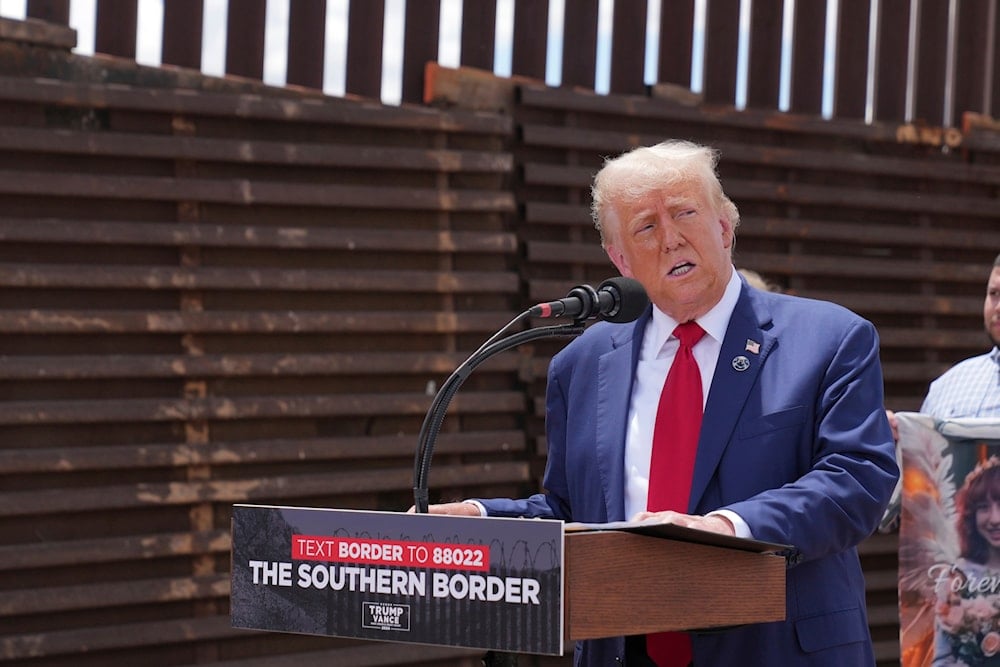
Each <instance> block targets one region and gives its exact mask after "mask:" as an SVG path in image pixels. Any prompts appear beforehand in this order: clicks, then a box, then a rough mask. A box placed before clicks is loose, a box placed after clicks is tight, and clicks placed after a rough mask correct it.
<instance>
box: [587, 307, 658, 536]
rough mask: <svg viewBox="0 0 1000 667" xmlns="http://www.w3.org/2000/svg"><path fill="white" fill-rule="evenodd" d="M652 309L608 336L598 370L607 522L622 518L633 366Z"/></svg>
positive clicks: (599, 433) (599, 454) (600, 459)
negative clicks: (610, 347) (605, 349)
mask: <svg viewBox="0 0 1000 667" xmlns="http://www.w3.org/2000/svg"><path fill="white" fill-rule="evenodd" d="M651 313H652V310H651V309H647V311H646V314H645V315H644V316H643V317H640V318H639V320H638V321H637V322H636V323H635V324H634V325H633V326H632V327H620V328H619V329H618V330H617V331H615V332H614V333H613V334H612V336H611V344H612V348H613V349H612V350H611V351H610V352H608V353H606V354H604V355H602V356H601V358H600V360H599V362H598V370H597V414H596V415H595V417H596V424H597V443H596V447H597V466H598V469H599V471H600V477H601V491H602V493H603V495H604V504H605V508H606V510H607V516H608V521H622V520H624V519H625V433H626V422H627V419H628V409H629V402H630V400H631V397H632V382H633V380H634V379H635V365H636V363H637V360H638V357H639V349H640V347H641V345H642V337H643V334H644V333H645V331H646V323H647V322H648V321H649V317H650V314H651Z"/></svg>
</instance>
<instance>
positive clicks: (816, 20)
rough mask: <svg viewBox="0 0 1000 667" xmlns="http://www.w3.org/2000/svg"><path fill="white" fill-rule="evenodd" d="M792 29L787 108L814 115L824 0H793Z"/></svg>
mask: <svg viewBox="0 0 1000 667" xmlns="http://www.w3.org/2000/svg"><path fill="white" fill-rule="evenodd" d="M792 30H793V37H792V83H791V89H790V91H789V92H790V95H789V98H788V100H789V101H788V110H789V111H792V112H794V113H804V114H817V115H818V114H819V113H820V112H822V111H823V59H824V55H825V54H824V45H825V44H826V0H811V1H810V2H797V3H795V19H794V21H793V28H792Z"/></svg>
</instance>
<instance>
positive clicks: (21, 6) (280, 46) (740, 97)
mask: <svg viewBox="0 0 1000 667" xmlns="http://www.w3.org/2000/svg"><path fill="white" fill-rule="evenodd" d="M237 1H238V0H204V18H203V34H202V67H201V69H202V71H203V72H204V73H205V74H208V75H211V76H222V75H223V74H224V72H225V57H226V34H225V33H226V13H227V9H228V5H229V4H230V2H237ZM348 1H349V0H327V9H326V13H327V18H326V42H325V44H326V47H325V51H326V54H325V60H324V64H323V72H324V79H323V90H324V92H326V93H327V94H329V95H336V96H339V95H343V94H344V76H345V75H344V69H345V66H346V61H347V9H348ZM566 1H567V0H550V2H549V31H548V40H549V48H548V51H549V56H548V60H547V62H546V71H545V81H546V83H548V84H549V85H553V86H556V85H559V83H560V70H561V65H562V63H561V56H562V31H561V26H562V23H563V12H564V9H565V4H564V3H565V2H566ZM26 2H27V0H0V16H4V17H8V18H24V16H25V14H26ZM163 2H164V0H138V26H139V29H138V31H137V34H136V61H137V62H139V63H140V64H144V65H152V66H156V65H159V64H160V53H161V49H162V29H163ZM514 2H515V0H497V20H496V36H497V39H496V44H495V51H494V62H495V66H494V72H496V73H497V74H499V75H501V76H509V75H510V73H511V44H512V37H513V35H512V33H513V9H514ZM707 2H708V0H695V36H694V54H693V58H692V60H693V67H692V72H691V83H692V85H691V88H692V90H694V91H695V92H700V91H701V90H702V85H703V78H702V64H703V60H704V28H705V14H706V3H707ZM795 2H796V0H788V1H787V2H786V3H785V16H784V31H783V37H782V43H783V47H782V54H783V56H782V63H781V88H780V97H779V108H780V109H782V110H787V109H788V107H789V81H790V79H791V66H790V59H789V54H790V52H791V45H792V39H793V35H792V31H791V19H792V15H793V12H794V7H795ZM839 2H840V0H831V1H830V2H829V3H828V4H827V34H826V54H825V55H826V63H827V65H826V67H825V68H824V76H823V91H824V93H823V115H824V116H826V117H830V115H831V114H832V108H833V81H834V68H833V63H834V62H835V60H834V57H835V50H834V37H835V34H836V33H835V28H836V24H837V12H838V8H839ZM875 2H878V0H875ZM405 3H406V0H385V29H384V40H383V45H384V46H383V56H382V57H383V73H384V74H383V81H382V101H383V102H385V103H386V104H398V103H399V100H400V98H401V96H402V59H403V49H402V47H403V16H404V13H405V8H406V4H405ZM751 4H752V0H742V1H741V2H740V31H739V33H740V38H739V40H740V41H739V47H738V71H737V81H736V87H737V89H736V91H735V92H736V106H737V107H738V108H743V106H744V105H745V103H746V94H747V86H746V82H747V70H748V65H749V63H748V59H749V29H750V8H751ZM648 7H649V10H648V16H647V25H648V29H647V38H646V49H645V72H644V78H645V81H646V82H647V83H652V82H655V81H656V76H657V72H656V60H657V59H656V45H657V44H658V42H659V25H660V9H661V8H660V0H650V2H649V4H648ZM598 12H599V14H598V44H597V67H596V72H595V81H594V84H595V86H594V87H595V90H596V91H597V92H598V93H607V92H608V89H609V85H610V72H611V34H612V19H613V13H614V0H599V1H598ZM96 14H97V4H96V0H70V19H69V23H70V27H72V28H74V29H75V30H76V31H77V47H76V49H75V51H76V52H77V53H80V54H83V55H91V54H93V52H94V33H95V24H96ZM461 14H462V0H441V22H440V40H439V50H438V61H439V62H440V63H441V64H442V65H444V66H445V67H457V66H458V64H459V62H460V58H461V53H460V50H461V34H460V28H461ZM288 15H289V0H267V10H266V27H265V33H264V49H265V52H264V75H263V79H264V82H265V83H267V84H270V85H275V86H281V85H284V84H285V76H286V68H287V62H288V56H287V46H288Z"/></svg>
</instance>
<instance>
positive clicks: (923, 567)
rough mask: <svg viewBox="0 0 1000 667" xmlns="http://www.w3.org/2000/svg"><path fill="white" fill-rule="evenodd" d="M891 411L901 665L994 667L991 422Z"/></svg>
mask: <svg viewBox="0 0 1000 667" xmlns="http://www.w3.org/2000/svg"><path fill="white" fill-rule="evenodd" d="M897 419H898V422H899V454H900V460H901V466H902V475H901V484H900V494H899V498H898V501H899V503H900V524H899V613H900V642H901V646H900V649H901V664H902V667H983V666H996V667H1000V421H998V420H995V419H961V420H953V421H945V422H935V420H934V419H932V418H930V417H927V416H926V415H921V414H917V413H897Z"/></svg>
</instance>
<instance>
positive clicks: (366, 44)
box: [344, 0, 385, 99]
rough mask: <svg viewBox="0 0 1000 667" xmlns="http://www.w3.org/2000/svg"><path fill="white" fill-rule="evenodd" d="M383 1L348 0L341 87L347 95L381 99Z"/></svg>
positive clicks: (383, 28)
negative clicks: (342, 85) (345, 51)
mask: <svg viewBox="0 0 1000 667" xmlns="http://www.w3.org/2000/svg"><path fill="white" fill-rule="evenodd" d="M384 30H385V3H383V2H370V1H367V0H351V3H350V5H348V9H347V68H346V71H345V73H344V88H345V90H346V91H347V93H348V94H351V95H361V96H362V97H371V98H374V99H381V97H382V41H383V34H384Z"/></svg>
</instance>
